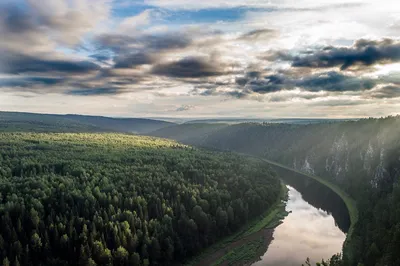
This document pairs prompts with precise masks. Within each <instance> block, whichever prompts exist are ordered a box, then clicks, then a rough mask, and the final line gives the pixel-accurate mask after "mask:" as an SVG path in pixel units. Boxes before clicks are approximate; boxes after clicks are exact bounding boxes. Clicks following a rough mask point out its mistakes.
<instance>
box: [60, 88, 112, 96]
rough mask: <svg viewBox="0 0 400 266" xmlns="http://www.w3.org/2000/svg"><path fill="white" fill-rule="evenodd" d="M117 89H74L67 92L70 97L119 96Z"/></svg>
mask: <svg viewBox="0 0 400 266" xmlns="http://www.w3.org/2000/svg"><path fill="white" fill-rule="evenodd" d="M118 93H119V90H118V89H117V88H92V89H74V90H69V91H67V92H65V94H68V95H78V96H95V95H115V94H118Z"/></svg>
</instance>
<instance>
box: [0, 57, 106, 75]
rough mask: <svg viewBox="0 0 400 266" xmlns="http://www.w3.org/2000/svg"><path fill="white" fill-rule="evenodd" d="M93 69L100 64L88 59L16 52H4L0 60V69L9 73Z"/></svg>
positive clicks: (73, 71)
mask: <svg viewBox="0 0 400 266" xmlns="http://www.w3.org/2000/svg"><path fill="white" fill-rule="evenodd" d="M95 70H100V66H98V65H97V64H95V63H92V62H90V61H66V60H57V59H45V58H37V57H34V56H29V55H24V54H16V53H4V54H3V61H2V62H0V71H1V72H3V73H9V74H21V73H26V72H35V73H47V72H64V73H78V74H82V73H88V72H91V71H95Z"/></svg>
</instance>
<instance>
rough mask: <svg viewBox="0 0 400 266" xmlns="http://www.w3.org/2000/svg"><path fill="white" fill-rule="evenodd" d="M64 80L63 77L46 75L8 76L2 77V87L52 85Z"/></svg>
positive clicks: (0, 81)
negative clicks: (47, 76) (30, 76)
mask: <svg viewBox="0 0 400 266" xmlns="http://www.w3.org/2000/svg"><path fill="white" fill-rule="evenodd" d="M63 81H64V79H61V78H46V77H32V78H6V79H0V87H31V86H34V85H42V86H52V85H56V84H60V83H62V82H63Z"/></svg>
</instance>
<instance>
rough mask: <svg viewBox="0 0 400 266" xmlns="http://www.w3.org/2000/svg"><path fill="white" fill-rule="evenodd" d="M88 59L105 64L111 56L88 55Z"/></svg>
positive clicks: (102, 54) (103, 54)
mask: <svg viewBox="0 0 400 266" xmlns="http://www.w3.org/2000/svg"><path fill="white" fill-rule="evenodd" d="M89 57H90V58H93V59H94V60H96V61H99V62H102V63H104V62H106V61H108V60H110V59H111V55H110V54H108V53H97V54H92V55H89Z"/></svg>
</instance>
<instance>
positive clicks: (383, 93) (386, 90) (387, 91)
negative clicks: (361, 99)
mask: <svg viewBox="0 0 400 266" xmlns="http://www.w3.org/2000/svg"><path fill="white" fill-rule="evenodd" d="M398 97H400V86H394V85H388V86H384V87H382V88H380V89H378V90H373V91H371V92H370V93H368V94H367V98H376V99H386V98H398Z"/></svg>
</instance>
